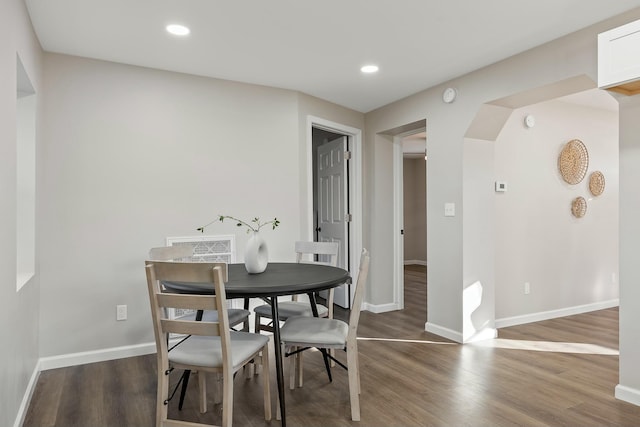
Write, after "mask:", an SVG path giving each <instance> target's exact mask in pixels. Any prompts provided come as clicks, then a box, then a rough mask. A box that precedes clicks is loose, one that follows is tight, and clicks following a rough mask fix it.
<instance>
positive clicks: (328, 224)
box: [311, 127, 351, 308]
mask: <svg viewBox="0 0 640 427" xmlns="http://www.w3.org/2000/svg"><path fill="white" fill-rule="evenodd" d="M311 132H312V149H313V154H312V158H313V240H314V241H316V242H337V243H338V244H339V245H340V251H339V252H338V267H341V268H346V266H347V265H349V226H350V221H349V217H348V215H349V154H348V153H349V137H348V136H347V135H343V134H339V133H335V132H332V131H329V130H326V129H321V128H317V127H314V128H312V130H311ZM325 292H326V291H325ZM322 294H323V293H321V296H323V297H324V295H322ZM334 303H335V304H337V305H339V306H340V307H342V308H349V307H350V306H351V303H350V295H349V292H348V289H347V287H346V286H345V285H342V286H339V287H337V288H335V290H334Z"/></svg>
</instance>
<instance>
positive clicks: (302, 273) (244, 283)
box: [163, 262, 351, 298]
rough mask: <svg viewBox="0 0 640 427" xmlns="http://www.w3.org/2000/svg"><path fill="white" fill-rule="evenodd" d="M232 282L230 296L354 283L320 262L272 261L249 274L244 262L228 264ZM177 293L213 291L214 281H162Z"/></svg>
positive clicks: (301, 291) (299, 291)
mask: <svg viewBox="0 0 640 427" xmlns="http://www.w3.org/2000/svg"><path fill="white" fill-rule="evenodd" d="M228 268H229V281H228V282H227V283H225V289H226V295H227V298H243V297H245V298H246V297H273V296H278V295H293V294H306V293H309V292H316V291H321V290H324V289H330V288H334V287H336V286H339V285H342V284H343V283H351V277H350V276H349V272H348V271H347V270H344V269H342V268H338V267H331V266H327V265H321V264H305V263H294V262H270V263H269V264H268V265H267V269H266V270H265V271H264V272H263V273H260V274H249V273H247V270H246V269H245V267H244V264H229V265H228ZM163 285H164V286H165V287H166V288H167V289H169V290H171V291H174V292H180V293H193V294H203V293H209V292H212V291H213V288H212V285H211V284H204V283H193V282H163Z"/></svg>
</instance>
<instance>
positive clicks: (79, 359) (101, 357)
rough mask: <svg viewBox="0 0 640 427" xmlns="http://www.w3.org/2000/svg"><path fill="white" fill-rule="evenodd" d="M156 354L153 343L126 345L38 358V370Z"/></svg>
mask: <svg viewBox="0 0 640 427" xmlns="http://www.w3.org/2000/svg"><path fill="white" fill-rule="evenodd" d="M155 352H156V344H155V343H154V342H150V343H144V344H136V345H128V346H123V347H112V348H103V349H100V350H92V351H83V352H80V353H70V354H61V355H59V356H50V357H42V358H40V370H41V371H47V370H49V369H57V368H66V367H67V366H76V365H84V364H86V363H95V362H105V361H107V360H115V359H124V358H125V357H135V356H144V355H147V354H153V353H155Z"/></svg>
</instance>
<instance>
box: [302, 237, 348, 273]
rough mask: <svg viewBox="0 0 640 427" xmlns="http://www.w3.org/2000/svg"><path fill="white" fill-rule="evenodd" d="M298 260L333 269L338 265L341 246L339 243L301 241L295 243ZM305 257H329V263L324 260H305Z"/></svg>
mask: <svg viewBox="0 0 640 427" xmlns="http://www.w3.org/2000/svg"><path fill="white" fill-rule="evenodd" d="M295 251H296V260H297V261H298V262H309V261H311V262H313V263H315V264H325V265H331V266H333V267H335V266H337V265H338V252H339V251H340V244H339V243H338V242H303V241H299V242H296V243H295ZM304 255H312V256H313V255H318V256H320V257H322V256H324V257H325V258H326V257H328V258H329V260H328V261H324V260H319V261H315V260H313V259H312V260H305V259H304Z"/></svg>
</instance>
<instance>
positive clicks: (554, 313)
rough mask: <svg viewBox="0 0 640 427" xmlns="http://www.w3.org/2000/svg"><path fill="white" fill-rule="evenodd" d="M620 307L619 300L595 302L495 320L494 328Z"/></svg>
mask: <svg viewBox="0 0 640 427" xmlns="http://www.w3.org/2000/svg"><path fill="white" fill-rule="evenodd" d="M619 305H620V300H619V299H612V300H608V301H601V302H595V303H592V304H584V305H576V306H574V307H566V308H560V309H557V310H549V311H541V312H538V313H530V314H523V315H521V316H513V317H505V318H502V319H496V328H498V329H500V328H507V327H509V326H516V325H522V324H525V323H532V322H540V321H541V320H549V319H555V318H557V317H565V316H572V315H574V314H581V313H588V312H590V311H596V310H604V309H605V308H612V307H617V306H619Z"/></svg>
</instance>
